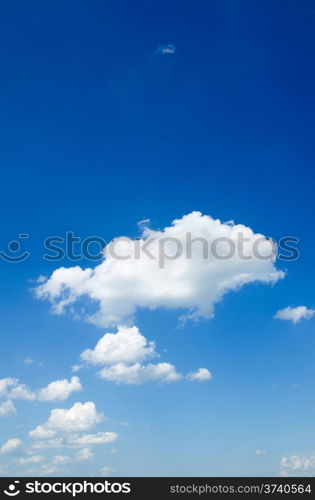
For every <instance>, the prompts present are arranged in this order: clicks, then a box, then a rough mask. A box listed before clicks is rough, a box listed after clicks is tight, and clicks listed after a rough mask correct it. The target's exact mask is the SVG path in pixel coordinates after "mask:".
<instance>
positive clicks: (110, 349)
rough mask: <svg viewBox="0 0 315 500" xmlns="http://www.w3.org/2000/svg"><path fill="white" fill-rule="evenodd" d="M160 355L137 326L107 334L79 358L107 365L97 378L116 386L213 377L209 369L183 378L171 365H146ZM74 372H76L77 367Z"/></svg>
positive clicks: (88, 362) (200, 370) (89, 362)
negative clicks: (113, 383) (114, 383)
mask: <svg viewBox="0 0 315 500" xmlns="http://www.w3.org/2000/svg"><path fill="white" fill-rule="evenodd" d="M158 356H159V355H158V353H157V351H156V346H155V342H153V341H148V340H147V339H146V338H145V337H144V336H143V335H142V334H141V333H140V331H139V329H138V328H137V327H136V326H132V327H130V328H128V327H125V326H119V327H118V328H117V332H116V333H105V335H104V336H103V337H102V338H101V339H100V340H99V341H98V342H97V344H96V346H95V348H94V349H86V350H85V351H83V352H82V353H81V356H80V359H81V361H82V362H83V363H86V364H92V365H105V366H104V368H102V369H101V370H100V371H99V372H98V376H99V377H100V378H102V379H104V380H108V381H112V382H116V383H117V384H143V383H145V382H150V381H160V382H176V381H178V380H181V379H183V378H186V379H188V380H190V381H198V382H202V381H206V380H209V379H211V378H212V375H211V373H210V371H209V370H208V369H207V368H199V369H198V370H197V371H196V372H191V373H189V374H188V375H187V376H186V377H184V376H183V375H181V374H180V373H178V372H177V370H176V368H175V366H174V365H172V364H170V363H147V364H143V363H144V362H146V361H148V360H149V359H152V358H156V357H158ZM74 369H75V370H77V369H78V365H75V368H74Z"/></svg>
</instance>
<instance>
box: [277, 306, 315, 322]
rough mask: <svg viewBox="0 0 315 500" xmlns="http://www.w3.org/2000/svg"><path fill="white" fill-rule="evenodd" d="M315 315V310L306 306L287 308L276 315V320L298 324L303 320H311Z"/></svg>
mask: <svg viewBox="0 0 315 500" xmlns="http://www.w3.org/2000/svg"><path fill="white" fill-rule="evenodd" d="M314 314H315V309H308V308H307V307H306V306H298V307H286V308H285V309H280V310H279V311H278V312H277V313H276V315H275V318H276V319H285V320H287V321H292V322H293V323H298V322H299V321H300V320H301V319H311V318H312V317H313V316H314Z"/></svg>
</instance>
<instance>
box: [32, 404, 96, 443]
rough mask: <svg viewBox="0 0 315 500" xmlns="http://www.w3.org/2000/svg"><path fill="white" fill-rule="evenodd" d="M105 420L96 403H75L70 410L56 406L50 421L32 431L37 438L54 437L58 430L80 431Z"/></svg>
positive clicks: (66, 431)
mask: <svg viewBox="0 0 315 500" xmlns="http://www.w3.org/2000/svg"><path fill="white" fill-rule="evenodd" d="M102 420H103V415H102V414H101V413H98V412H97V410H96V406H95V403H93V402H91V401H90V402H88V403H75V404H74V405H73V406H72V407H71V408H69V409H68V410H64V409H61V408H56V409H54V410H52V411H51V413H50V416H49V419H48V421H47V422H46V423H45V424H43V425H39V426H37V427H36V429H34V430H32V431H30V433H29V435H30V437H32V438H35V439H46V438H52V437H54V436H55V435H56V434H57V433H58V432H61V433H69V432H80V431H85V430H88V429H91V428H92V427H94V426H95V425H96V424H98V423H99V422H101V421H102Z"/></svg>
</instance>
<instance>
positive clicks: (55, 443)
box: [0, 401, 119, 475]
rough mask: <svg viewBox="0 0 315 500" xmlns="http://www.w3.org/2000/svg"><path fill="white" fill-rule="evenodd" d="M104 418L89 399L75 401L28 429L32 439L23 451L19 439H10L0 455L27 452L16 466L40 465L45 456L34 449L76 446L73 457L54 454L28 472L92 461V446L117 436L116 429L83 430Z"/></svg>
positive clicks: (52, 470) (40, 472)
mask: <svg viewBox="0 0 315 500" xmlns="http://www.w3.org/2000/svg"><path fill="white" fill-rule="evenodd" d="M104 418H105V417H104V415H103V414H102V413H100V412H98V411H97V409H96V405H95V403H94V402H91V401H89V402H86V403H80V402H77V403H74V405H73V406H72V407H70V408H68V409H63V408H55V409H53V410H51V412H50V415H49V418H48V420H47V421H46V422H45V423H44V424H42V425H38V426H37V427H36V428H35V429H33V430H31V431H30V432H29V437H30V438H31V439H32V440H35V441H34V444H33V445H32V446H30V448H28V449H27V448H26V449H25V450H23V442H22V441H21V439H18V438H11V439H8V440H7V441H6V442H5V443H4V444H3V445H2V446H1V448H0V454H1V455H9V454H10V455H12V454H13V455H14V454H16V453H20V454H21V453H22V454H23V453H24V454H25V453H26V456H22V457H21V458H18V459H17V461H16V463H18V464H19V465H22V466H26V465H30V464H41V463H42V462H44V461H45V457H44V456H43V455H42V454H35V453H34V450H37V449H41V450H45V449H50V448H59V449H60V448H68V449H74V450H76V449H77V451H76V452H75V454H74V456H73V457H70V456H69V455H62V454H59V455H55V456H54V457H53V458H52V459H51V461H50V463H49V464H42V465H41V466H40V468H38V469H30V470H28V471H27V472H28V473H36V474H38V475H49V474H54V473H55V472H57V471H58V467H60V466H62V465H66V464H71V463H77V462H82V461H88V460H92V459H93V457H94V454H93V452H92V449H93V447H95V446H100V445H108V444H111V443H114V442H115V441H117V440H118V439H119V435H118V434H117V433H116V432H97V433H94V434H93V433H87V432H86V431H89V430H91V429H92V428H94V427H95V426H96V425H98V424H99V423H101V422H102V421H103V420H104ZM52 438H54V439H52ZM32 452H33V453H32ZM109 472H110V468H109V470H108V473H109Z"/></svg>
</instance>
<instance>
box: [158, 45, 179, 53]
mask: <svg viewBox="0 0 315 500" xmlns="http://www.w3.org/2000/svg"><path fill="white" fill-rule="evenodd" d="M176 50H177V48H176V47H175V45H173V44H172V43H169V44H168V45H160V47H158V48H157V49H156V51H155V53H156V54H175V52H176Z"/></svg>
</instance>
